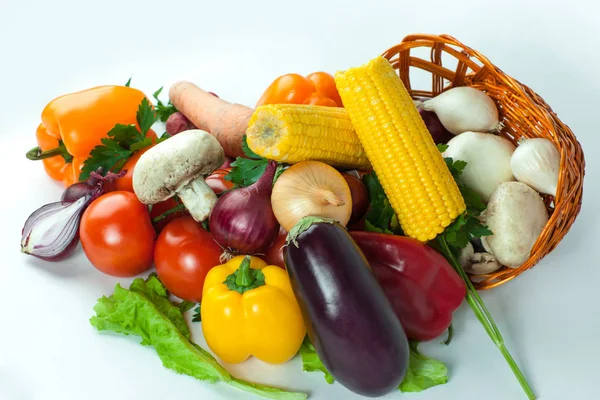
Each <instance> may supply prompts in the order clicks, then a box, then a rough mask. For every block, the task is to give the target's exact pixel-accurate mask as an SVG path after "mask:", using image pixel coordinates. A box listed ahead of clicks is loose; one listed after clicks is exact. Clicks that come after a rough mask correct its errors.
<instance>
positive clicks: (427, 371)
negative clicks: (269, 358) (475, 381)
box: [300, 336, 448, 392]
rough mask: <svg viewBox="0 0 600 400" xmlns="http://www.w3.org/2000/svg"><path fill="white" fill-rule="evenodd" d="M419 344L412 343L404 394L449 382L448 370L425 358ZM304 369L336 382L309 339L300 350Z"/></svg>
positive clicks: (402, 384) (401, 386)
mask: <svg viewBox="0 0 600 400" xmlns="http://www.w3.org/2000/svg"><path fill="white" fill-rule="evenodd" d="M417 345H418V343H417V342H411V343H410V356H409V365H408V369H407V371H406V376H405V377H404V380H403V381H402V383H401V384H400V386H399V387H398V389H399V390H400V391H402V392H422V391H423V390H426V389H429V388H431V387H433V386H437V385H443V384H444V383H446V382H448V368H447V367H446V364H444V363H443V362H441V361H439V360H435V359H433V358H430V357H427V356H424V355H423V354H421V353H420V352H419V350H418V349H417ZM300 355H301V357H302V369H303V370H304V371H308V372H311V371H321V372H322V373H323V374H324V377H325V380H326V381H327V383H329V384H332V383H333V382H334V378H333V376H331V374H330V373H329V372H328V371H327V368H325V366H324V365H323V362H321V360H320V359H319V356H318V355H317V352H316V351H315V348H314V346H313V345H312V343H311V342H310V340H309V339H308V336H307V337H306V338H305V339H304V343H302V347H301V348H300Z"/></svg>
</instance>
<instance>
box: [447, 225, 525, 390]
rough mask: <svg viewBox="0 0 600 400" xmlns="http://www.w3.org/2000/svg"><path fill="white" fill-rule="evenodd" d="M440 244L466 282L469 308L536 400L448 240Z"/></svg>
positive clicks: (522, 385) (522, 384) (523, 386)
mask: <svg viewBox="0 0 600 400" xmlns="http://www.w3.org/2000/svg"><path fill="white" fill-rule="evenodd" d="M438 243H439V244H440V246H441V248H442V252H443V253H444V255H445V256H446V258H447V259H448V261H449V262H450V264H451V265H452V267H453V268H454V269H455V270H456V272H458V274H459V275H460V276H461V278H462V279H463V280H464V281H465V284H466V285H467V295H466V300H467V303H469V306H471V308H472V309H473V312H474V313H475V316H476V317H477V319H478V320H479V322H481V324H482V325H483V327H484V329H485V331H486V332H487V334H488V335H489V337H490V338H491V339H492V341H493V342H494V343H495V344H496V347H498V349H499V350H500V353H502V355H503V356H504V359H505V360H506V362H507V363H508V365H509V366H510V369H511V370H512V371H513V373H514V374H515V376H516V377H517V380H518V381H519V383H520V384H521V387H522V388H523V390H524V391H525V394H527V397H528V398H529V399H530V400H534V399H535V394H534V393H533V390H532V389H531V387H530V386H529V383H528V382H527V379H525V376H524V375H523V372H521V370H520V369H519V366H518V365H517V363H516V362H515V360H514V359H513V357H512V355H511V354H510V352H509V351H508V349H507V348H506V345H505V344H504V339H503V338H502V335H501V334H500V331H499V330H498V327H497V326H496V323H495V322H494V319H493V318H492V315H491V314H490V312H489V311H488V309H487V307H486V306H485V304H484V303H483V300H482V299H481V297H479V294H478V293H477V290H475V287H474V286H473V283H472V282H471V280H470V279H469V277H468V276H467V274H466V273H465V271H464V270H463V269H462V267H461V265H460V264H459V263H458V261H457V260H456V258H455V257H454V254H452V251H451V250H450V247H449V246H448V243H447V242H446V239H445V238H444V237H441V236H439V237H438Z"/></svg>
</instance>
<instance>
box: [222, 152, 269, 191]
mask: <svg viewBox="0 0 600 400" xmlns="http://www.w3.org/2000/svg"><path fill="white" fill-rule="evenodd" d="M267 164H268V160H266V159H261V160H252V159H249V158H242V157H238V158H236V160H235V161H234V162H232V163H231V171H229V173H228V174H227V175H225V179H227V180H228V181H231V182H233V183H235V184H236V185H239V186H242V187H246V186H250V185H252V184H253V183H254V182H256V181H257V180H258V179H259V178H260V177H261V176H263V174H264V173H265V170H266V169H267Z"/></svg>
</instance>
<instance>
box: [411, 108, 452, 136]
mask: <svg viewBox="0 0 600 400" xmlns="http://www.w3.org/2000/svg"><path fill="white" fill-rule="evenodd" d="M419 114H421V118H423V122H425V125H426V126H427V130H428V131H429V134H430V135H431V137H432V138H433V141H434V142H435V144H440V143H444V144H445V143H448V141H449V140H450V139H452V138H453V137H454V135H453V134H452V133H450V132H449V131H448V130H447V129H446V128H444V125H442V123H441V122H440V119H439V118H438V116H437V115H436V113H434V112H433V111H425V110H423V109H420V110H419Z"/></svg>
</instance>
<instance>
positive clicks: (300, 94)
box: [256, 72, 343, 107]
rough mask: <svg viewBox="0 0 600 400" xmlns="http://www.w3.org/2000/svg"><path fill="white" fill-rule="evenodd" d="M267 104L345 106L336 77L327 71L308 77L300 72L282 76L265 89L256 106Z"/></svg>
mask: <svg viewBox="0 0 600 400" xmlns="http://www.w3.org/2000/svg"><path fill="white" fill-rule="evenodd" d="M265 104H312V105H317V106H327V107H343V104H342V99H341V98H340V94H339V93H338V91H337V88H336V87H335V81H334V78H333V76H332V75H331V74H328V73H327V72H314V73H312V74H310V75H307V76H306V77H304V76H302V75H298V74H287V75H282V76H280V77H279V78H277V79H275V80H274V81H273V83H271V85H269V87H268V88H267V90H265V92H264V93H263V94H262V96H261V97H260V99H259V100H258V103H256V107H259V106H262V105H265Z"/></svg>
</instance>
